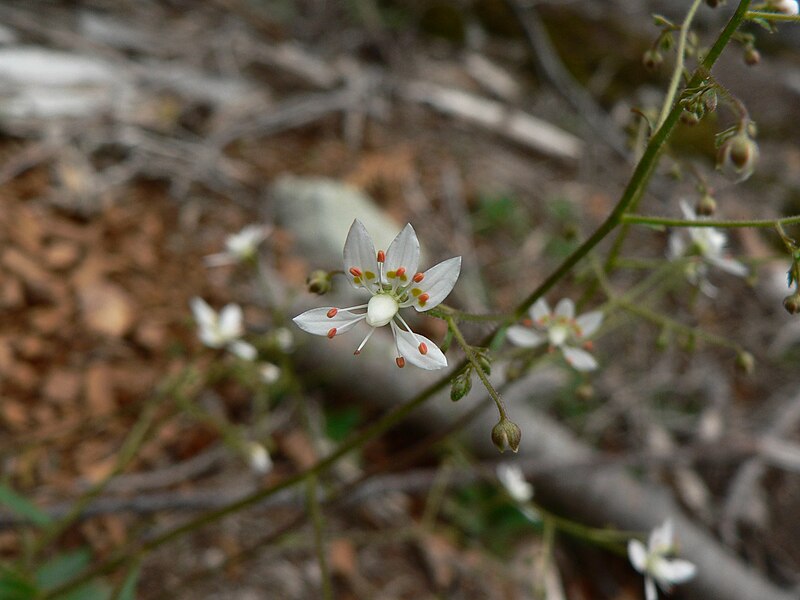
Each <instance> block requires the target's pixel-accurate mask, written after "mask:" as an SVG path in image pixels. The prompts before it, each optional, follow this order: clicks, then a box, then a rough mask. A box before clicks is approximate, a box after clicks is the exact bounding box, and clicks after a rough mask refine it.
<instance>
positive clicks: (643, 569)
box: [628, 519, 697, 600]
mask: <svg viewBox="0 0 800 600" xmlns="http://www.w3.org/2000/svg"><path fill="white" fill-rule="evenodd" d="M673 538H674V536H673V530H672V521H670V520H669V519H667V520H666V521H665V522H664V524H663V525H661V527H656V528H655V529H654V530H653V531H652V532H651V533H650V539H649V540H648V542H647V547H646V548H645V545H644V544H643V543H642V542H640V541H639V540H630V541H629V542H628V558H630V561H631V564H632V565H633V567H634V568H635V569H636V570H637V571H639V573H642V574H643V575H644V576H645V579H644V591H645V598H646V600H656V598H657V597H658V594H657V593H656V583H658V586H659V587H660V588H661V589H662V590H664V591H665V592H669V591H670V589H671V588H672V584H674V583H683V582H684V581H688V580H689V579H691V578H692V577H694V574H695V572H696V571H697V568H696V567H695V566H694V565H693V564H692V563H690V562H689V561H688V560H682V559H680V558H668V556H670V555H671V554H674V552H675V542H674V541H673Z"/></svg>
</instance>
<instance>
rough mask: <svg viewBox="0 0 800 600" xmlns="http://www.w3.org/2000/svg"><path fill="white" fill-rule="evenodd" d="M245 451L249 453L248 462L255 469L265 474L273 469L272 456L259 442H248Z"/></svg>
mask: <svg viewBox="0 0 800 600" xmlns="http://www.w3.org/2000/svg"><path fill="white" fill-rule="evenodd" d="M245 451H246V453H247V462H248V463H249V464H250V468H251V469H253V471H255V472H256V473H259V474H261V475H263V474H265V473H269V472H270V471H271V470H272V458H271V457H270V455H269V452H267V449H266V448H264V446H262V445H261V444H259V443H258V442H247V443H246V444H245Z"/></svg>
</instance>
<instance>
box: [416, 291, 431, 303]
mask: <svg viewBox="0 0 800 600" xmlns="http://www.w3.org/2000/svg"><path fill="white" fill-rule="evenodd" d="M430 298H431V297H430V295H429V294H428V293H427V292H426V293H424V294H422V295H421V296H420V297H419V298H417V302H419V305H420V306H425V304H426V303H427V302H428V300H430Z"/></svg>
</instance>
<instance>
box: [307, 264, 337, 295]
mask: <svg viewBox="0 0 800 600" xmlns="http://www.w3.org/2000/svg"><path fill="white" fill-rule="evenodd" d="M306 285H307V286H308V291H309V292H311V293H312V294H317V295H319V296H322V295H323V294H327V293H328V292H329V291H331V274H330V273H328V272H327V271H323V270H321V269H320V270H317V271H314V272H312V273H311V275H309V276H308V279H306Z"/></svg>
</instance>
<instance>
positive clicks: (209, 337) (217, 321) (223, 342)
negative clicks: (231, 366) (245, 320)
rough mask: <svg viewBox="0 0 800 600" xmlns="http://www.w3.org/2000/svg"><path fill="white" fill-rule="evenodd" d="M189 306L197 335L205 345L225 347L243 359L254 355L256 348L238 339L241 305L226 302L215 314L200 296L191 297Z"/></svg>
mask: <svg viewBox="0 0 800 600" xmlns="http://www.w3.org/2000/svg"><path fill="white" fill-rule="evenodd" d="M191 307H192V312H193V313H194V318H195V321H197V336H198V337H199V338H200V341H201V342H203V343H204V344H205V345H206V346H208V347H209V348H227V349H228V350H230V351H231V352H232V353H233V354H235V355H236V356H238V357H239V358H243V359H244V360H253V359H254V358H255V357H256V349H255V348H254V347H253V346H251V345H250V344H248V343H247V342H245V341H242V340H241V339H240V338H241V337H242V334H243V333H244V327H243V326H242V307H241V306H239V305H238V304H228V305H227V306H225V307H224V308H223V309H222V311H220V313H219V314H217V313H216V312H215V311H214V309H213V308H211V307H210V306H209V305H208V304H207V303H206V301H205V300H203V299H202V298H192V300H191Z"/></svg>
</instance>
